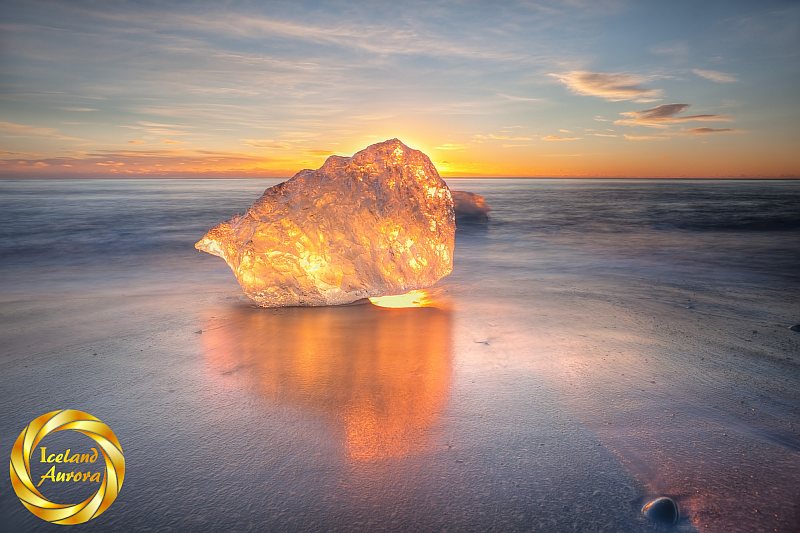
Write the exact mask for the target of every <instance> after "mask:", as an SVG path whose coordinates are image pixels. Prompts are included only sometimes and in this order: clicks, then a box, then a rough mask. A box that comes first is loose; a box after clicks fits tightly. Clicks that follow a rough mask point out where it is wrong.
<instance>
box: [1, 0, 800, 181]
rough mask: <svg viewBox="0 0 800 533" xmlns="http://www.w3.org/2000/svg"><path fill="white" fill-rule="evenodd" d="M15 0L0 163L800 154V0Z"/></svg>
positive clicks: (695, 158) (541, 161) (602, 164)
mask: <svg viewBox="0 0 800 533" xmlns="http://www.w3.org/2000/svg"><path fill="white" fill-rule="evenodd" d="M165 4H167V3H164V2H114V1H107V2H81V1H74V2H67V1H64V2H38V1H30V0H28V1H24V2H11V1H3V2H1V3H0V6H1V7H0V15H1V16H0V20H1V21H2V23H1V24H0V28H1V29H0V31H1V32H2V33H0V35H2V37H0V80H1V81H0V143H1V144H0V175H3V176H38V175H42V176H61V175H119V174H122V175H138V174H147V175H200V174H208V175H243V176H244V175H280V176H285V175H291V174H292V173H294V172H295V171H297V170H299V169H300V168H304V167H317V166H319V165H320V164H321V163H322V161H323V160H324V158H325V157H326V156H327V155H329V154H332V153H339V154H345V155H349V154H351V153H353V152H354V151H356V150H358V149H359V148H362V147H364V146H366V145H367V144H370V143H371V142H375V141H380V140H384V139H386V138H391V137H399V138H400V139H402V140H404V141H405V142H406V143H407V144H409V145H411V146H414V147H417V148H420V149H423V150H424V151H425V152H426V153H428V154H429V155H430V156H431V158H432V159H433V160H434V162H435V163H436V164H437V167H438V168H439V170H440V171H441V172H442V173H444V174H447V175H516V176H524V175H532V176H543V175H545V176H551V175H552V176H560V175H567V176H598V175H599V176H740V175H744V176H782V175H784V176H785V175H798V174H800V158H799V157H798V155H797V154H799V153H800V126H798V124H800V105H798V104H800V97H798V95H800V83H798V82H800V61H798V57H799V56H798V51H800V3H798V2H772V1H759V2H756V1H753V2H735V1H702V2H700V1H683V2H682V1H678V2H676V1H671V2H666V1H664V2H655V1H623V0H597V1H589V0H585V1H584V0H562V1H538V2H537V1H531V2H526V1H520V2H488V1H486V2H478V1H475V2H469V1H461V2H434V1H428V2H399V1H397V2H362V3H361V4H363V5H360V6H359V5H356V4H357V3H354V2H344V1H343V2H301V1H293V2H180V3H177V2H176V3H173V4H175V5H172V6H170V7H168V8H167V7H164V5H165Z"/></svg>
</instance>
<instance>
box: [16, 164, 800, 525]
mask: <svg viewBox="0 0 800 533" xmlns="http://www.w3.org/2000/svg"><path fill="white" fill-rule="evenodd" d="M277 182H278V180H65V181H0V217H1V218H2V221H1V223H0V236H1V237H2V238H0V294H2V299H1V300H0V315H2V317H3V321H2V325H0V334H1V335H0V338H1V339H2V340H3V342H2V346H0V365H2V366H0V373H2V375H3V379H2V380H0V392H1V393H2V394H0V398H2V400H0V405H2V411H0V412H2V418H1V419H0V447H2V449H6V450H9V449H10V447H11V444H12V442H13V440H14V439H15V438H16V436H17V434H18V433H19V431H20V430H21V429H22V427H23V426H24V425H25V424H26V423H27V422H29V421H30V420H31V419H32V418H34V417H35V416H38V415H39V414H42V413H44V412H46V411H49V410H53V409H61V408H69V407H71V408H77V409H83V410H86V411H88V412H91V413H93V414H95V415H96V416H98V417H99V418H101V419H102V420H104V421H105V422H107V423H108V424H109V425H110V426H111V427H112V428H113V429H114V431H115V432H116V433H117V435H118V437H119V438H120V441H121V442H122V445H123V448H124V450H125V452H126V460H127V461H128V477H127V478H126V480H125V485H124V486H123V489H122V492H121V493H120V496H119V499H118V500H117V501H116V502H115V503H114V504H113V505H112V507H111V508H110V509H109V510H108V511H107V512H106V513H105V514H104V515H102V516H101V517H99V518H97V519H96V520H95V521H94V522H95V523H97V525H102V526H103V527H104V528H107V529H119V530H148V529H171V528H182V529H186V528H188V529H209V530H210V529H219V528H222V527H224V528H226V529H230V530H234V531H238V530H247V529H251V528H261V529H315V528H318V529H331V528H337V529H359V530H362V529H415V530H416V529H442V528H448V529H455V530H485V529H501V530H523V529H524V530H530V529H534V530H542V531H555V530H558V531H571V530H574V531H586V530H592V531H598V530H609V531H647V530H650V529H651V526H650V525H649V524H648V523H646V522H645V521H644V520H643V519H642V518H641V516H640V515H639V508H640V507H641V505H642V504H643V503H644V502H645V501H646V500H647V499H648V498H651V497H655V496H659V495H667V496H671V497H673V498H674V499H676V501H678V504H679V506H680V508H681V512H682V519H681V521H680V522H679V523H678V525H677V526H676V528H677V530H682V531H683V530H686V531H690V530H693V529H698V530H701V529H702V530H709V531H760V530H763V531H772V530H777V531H794V530H796V529H797V526H798V525H800V509H799V508H798V502H800V489H799V488H798V487H800V369H799V368H798V362H799V361H798V354H800V341H799V340H798V338H800V334H797V333H794V332H792V331H790V330H789V329H788V327H789V326H791V325H792V324H795V323H798V321H800V304H798V303H797V302H800V290H798V288H797V287H798V282H800V269H798V266H800V247H798V246H797V244H796V243H797V242H800V210H798V208H797V206H798V205H800V182H791V181H768V182H758V181H716V182H711V181H691V180H690V181H676V180H664V181H662V180H657V181H646V180H449V182H448V183H449V185H450V186H451V188H453V189H456V190H468V191H472V192H477V193H480V194H482V195H484V196H485V197H486V198H487V201H488V203H489V205H490V206H491V208H492V212H491V214H490V221H489V223H488V224H483V225H482V224H473V225H463V226H462V227H461V228H459V231H458V235H457V246H456V256H455V269H454V272H453V274H452V275H451V276H450V277H449V278H447V279H445V280H443V281H442V282H441V283H440V284H439V285H438V286H437V287H435V288H433V289H431V290H430V291H429V297H430V299H431V300H432V301H433V307H428V308H411V309H382V308H378V307H375V306H372V305H369V304H364V305H355V306H346V307H337V308H316V309H301V308H294V309H279V310H265V309H258V308H255V307H253V306H252V305H251V304H250V303H249V302H248V301H247V300H246V299H245V298H243V297H242V296H241V292H240V291H239V288H238V286H237V285H236V282H235V280H234V278H233V276H232V274H231V273H230V271H229V270H228V268H227V266H226V265H225V264H224V263H223V262H222V261H220V260H219V259H218V258H214V257H211V256H208V255H206V254H201V253H199V252H197V251H195V250H194V249H193V244H194V242H195V241H196V240H197V239H198V238H199V237H200V236H202V235H203V233H204V232H205V231H206V230H207V229H208V228H209V227H211V226H212V225H214V224H216V223H217V222H219V221H221V220H224V219H227V218H229V217H230V216H231V215H232V214H234V213H237V212H240V213H241V212H244V210H245V209H246V208H247V207H248V206H249V205H250V203H252V201H253V200H254V199H255V198H257V197H258V196H259V195H260V194H261V192H262V191H263V189H264V188H265V187H268V186H270V185H272V184H275V183H277ZM3 483H4V484H5V485H4V486H3V490H0V512H2V513H3V516H5V517H8V518H7V520H8V522H7V524H9V525H10V527H11V526H13V527H14V529H32V528H36V527H42V528H43V529H44V526H46V525H47V524H45V523H43V522H41V523H39V521H38V519H36V518H34V517H33V516H32V515H30V513H28V512H27V511H26V510H25V509H24V508H23V507H22V506H21V505H20V504H19V502H18V501H17V500H16V498H14V497H13V496H12V495H13V492H11V489H10V485H9V483H8V480H7V479H6V480H5V481H4V482H3ZM90 525H91V524H90Z"/></svg>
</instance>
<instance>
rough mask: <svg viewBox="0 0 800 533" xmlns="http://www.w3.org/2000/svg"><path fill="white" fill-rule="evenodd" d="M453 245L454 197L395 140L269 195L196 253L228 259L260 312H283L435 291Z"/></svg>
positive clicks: (333, 160) (331, 161)
mask: <svg viewBox="0 0 800 533" xmlns="http://www.w3.org/2000/svg"><path fill="white" fill-rule="evenodd" d="M454 244H455V216H454V211H453V198H452V196H451V194H450V190H449V189H448V188H447V185H446V184H445V182H444V181H443V180H442V179H441V178H440V177H439V173H438V172H437V171H436V168H435V167H434V166H433V163H431V160H430V159H428V157H427V156H426V155H425V154H423V153H422V152H420V151H418V150H412V149H411V148H409V147H408V146H406V145H404V144H403V143H402V142H400V141H399V140H397V139H392V140H388V141H385V142H382V143H378V144H374V145H372V146H369V147H368V148H365V149H364V150H362V151H360V152H358V153H356V154H355V155H354V156H353V157H341V156H331V157H329V158H328V160H327V161H325V164H324V165H322V167H320V168H319V169H318V170H302V171H300V172H299V173H297V174H296V175H295V176H294V177H293V178H291V179H290V180H288V181H285V182H283V183H281V184H279V185H276V186H274V187H270V188H269V189H267V190H266V191H264V194H263V196H261V198H259V199H258V200H257V201H256V202H255V203H254V204H253V205H252V206H250V208H249V209H248V210H247V212H246V213H245V214H244V215H242V216H234V217H233V218H232V219H230V220H228V221H227V222H223V223H221V224H219V225H218V226H215V227H214V228H212V229H211V230H209V232H208V233H207V234H206V235H205V236H204V237H203V238H202V239H200V241H198V242H197V243H196V244H195V248H197V249H198V250H202V251H204V252H208V253H210V254H213V255H217V256H219V257H221V258H222V259H224V260H225V262H226V263H228V266H230V267H231V270H233V273H234V275H235V276H236V279H237V280H238V281H239V284H240V285H241V286H242V290H243V291H244V293H245V294H246V295H247V296H249V297H250V298H252V299H253V300H254V301H255V302H256V303H258V305H260V306H263V307H280V306H292V305H337V304H346V303H351V302H354V301H356V300H360V299H362V298H367V297H370V296H385V295H391V294H401V293H404V292H407V291H409V290H412V289H421V288H425V287H429V286H431V285H433V284H434V283H436V281H438V280H439V279H441V278H442V277H444V276H447V275H448V274H450V272H451V271H452V269H453V247H454Z"/></svg>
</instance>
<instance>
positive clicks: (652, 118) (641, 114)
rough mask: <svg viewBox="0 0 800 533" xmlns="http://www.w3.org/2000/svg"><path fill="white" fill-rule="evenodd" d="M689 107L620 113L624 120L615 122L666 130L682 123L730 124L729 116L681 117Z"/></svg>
mask: <svg viewBox="0 0 800 533" xmlns="http://www.w3.org/2000/svg"><path fill="white" fill-rule="evenodd" d="M688 107H689V104H664V105H660V106H658V107H653V108H651V109H645V110H642V111H626V112H623V113H620V115H622V116H623V117H625V118H623V119H619V120H616V121H614V124H617V125H621V126H645V127H648V128H666V127H668V126H669V125H670V124H679V123H682V122H730V121H731V120H732V119H731V117H729V116H727V115H714V114H703V115H679V113H681V112H683V111H684V110H686V109H687V108H688Z"/></svg>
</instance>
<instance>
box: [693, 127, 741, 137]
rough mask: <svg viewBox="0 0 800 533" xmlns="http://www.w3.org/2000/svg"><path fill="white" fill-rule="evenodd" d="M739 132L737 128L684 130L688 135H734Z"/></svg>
mask: <svg viewBox="0 0 800 533" xmlns="http://www.w3.org/2000/svg"><path fill="white" fill-rule="evenodd" d="M737 131H738V130H737V129H735V128H689V129H687V130H684V133H685V134H686V135H709V134H712V133H734V132H737Z"/></svg>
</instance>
